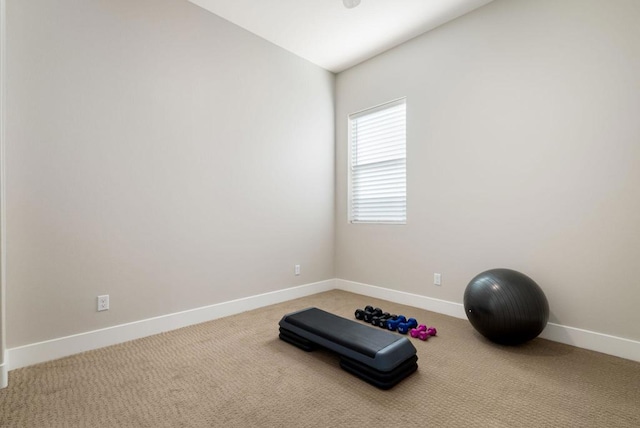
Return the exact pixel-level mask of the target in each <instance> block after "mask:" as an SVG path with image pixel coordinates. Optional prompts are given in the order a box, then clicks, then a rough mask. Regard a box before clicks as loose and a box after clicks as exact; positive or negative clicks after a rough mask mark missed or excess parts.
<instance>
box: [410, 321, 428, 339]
mask: <svg viewBox="0 0 640 428" xmlns="http://www.w3.org/2000/svg"><path fill="white" fill-rule="evenodd" d="M422 331H427V326H426V325H424V324H420V325H419V326H417V327H416V328H412V329H411V331H410V332H409V333H410V334H411V337H418V335H419V334H420V332H422Z"/></svg>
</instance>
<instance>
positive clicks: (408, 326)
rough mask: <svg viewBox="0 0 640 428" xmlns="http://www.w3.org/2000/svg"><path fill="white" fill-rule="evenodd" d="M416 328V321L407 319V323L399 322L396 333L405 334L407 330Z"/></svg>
mask: <svg viewBox="0 0 640 428" xmlns="http://www.w3.org/2000/svg"><path fill="white" fill-rule="evenodd" d="M417 326H418V321H416V319H415V318H409V319H408V320H407V322H401V323H400V324H398V333H400V334H407V333H408V332H409V330H411V329H412V328H414V327H417Z"/></svg>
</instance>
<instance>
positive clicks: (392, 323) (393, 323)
mask: <svg viewBox="0 0 640 428" xmlns="http://www.w3.org/2000/svg"><path fill="white" fill-rule="evenodd" d="M406 321H407V319H406V318H405V316H404V315H398V317H397V318H396V319H394V320H387V329H388V330H391V331H396V330H397V329H398V324H400V323H401V322H406Z"/></svg>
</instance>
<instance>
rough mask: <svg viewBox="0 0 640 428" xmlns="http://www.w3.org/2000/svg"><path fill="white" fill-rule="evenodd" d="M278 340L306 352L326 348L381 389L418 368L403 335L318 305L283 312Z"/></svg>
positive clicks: (349, 370)
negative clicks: (323, 308) (317, 306)
mask: <svg viewBox="0 0 640 428" xmlns="http://www.w3.org/2000/svg"><path fill="white" fill-rule="evenodd" d="M280 339H282V340H284V341H285V342H288V343H290V344H292V345H295V346H297V347H298V348H301V349H303V350H305V351H313V350H314V349H316V348H319V347H321V348H326V349H328V350H330V351H333V352H335V353H337V354H338V355H340V367H342V368H343V369H344V370H346V371H348V372H349V373H352V374H354V375H356V376H358V377H359V378H361V379H363V380H365V381H367V382H369V383H370V384H372V385H375V386H377V387H378V388H381V389H389V388H391V387H392V386H394V385H395V384H397V383H398V382H400V381H401V380H402V379H404V378H405V377H407V376H409V375H410V374H411V373H413V372H415V371H416V370H417V369H418V363H417V361H418V356H417V355H416V348H415V347H414V346H413V344H412V343H411V342H410V341H409V340H408V339H407V338H406V337H402V336H398V335H396V334H394V333H391V332H388V331H386V330H380V329H379V328H373V327H369V326H367V325H364V324H360V323H357V322H355V321H352V320H349V319H346V318H342V317H339V316H337V315H334V314H331V313H329V312H325V311H323V310H322V309H318V308H308V309H304V310H301V311H297V312H292V313H290V314H287V315H285V316H284V317H282V319H281V320H280Z"/></svg>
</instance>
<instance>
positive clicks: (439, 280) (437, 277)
mask: <svg viewBox="0 0 640 428" xmlns="http://www.w3.org/2000/svg"><path fill="white" fill-rule="evenodd" d="M433 284H434V285H442V276H441V275H440V274H439V273H434V274H433Z"/></svg>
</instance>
